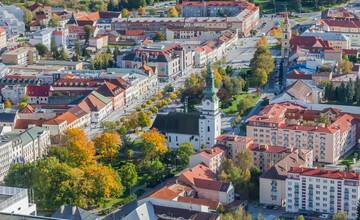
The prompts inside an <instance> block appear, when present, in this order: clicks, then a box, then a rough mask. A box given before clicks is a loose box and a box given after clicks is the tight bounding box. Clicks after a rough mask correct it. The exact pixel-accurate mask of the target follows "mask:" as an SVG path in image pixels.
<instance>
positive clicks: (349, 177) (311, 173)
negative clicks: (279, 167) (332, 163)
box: [288, 167, 360, 181]
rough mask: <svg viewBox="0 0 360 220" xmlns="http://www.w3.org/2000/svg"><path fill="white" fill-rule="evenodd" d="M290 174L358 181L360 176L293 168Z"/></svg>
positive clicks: (341, 172) (340, 172)
mask: <svg viewBox="0 0 360 220" xmlns="http://www.w3.org/2000/svg"><path fill="white" fill-rule="evenodd" d="M288 173H296V174H300V175H302V176H315V177H322V178H329V179H340V180H358V181H360V174H357V173H352V172H344V171H338V170H325V169H320V168H304V167H292V168H291V169H290V171H289V172H288Z"/></svg>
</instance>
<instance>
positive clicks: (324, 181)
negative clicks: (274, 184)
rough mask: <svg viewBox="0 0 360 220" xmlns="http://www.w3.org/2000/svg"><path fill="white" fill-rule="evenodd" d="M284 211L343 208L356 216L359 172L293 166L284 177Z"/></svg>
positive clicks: (318, 210) (331, 212)
mask: <svg viewBox="0 0 360 220" xmlns="http://www.w3.org/2000/svg"><path fill="white" fill-rule="evenodd" d="M285 189H286V211H287V212H299V210H303V211H307V212H318V213H329V214H334V213H337V212H346V213H347V218H348V219H351V220H352V219H356V218H357V206H358V201H359V199H360V196H359V191H360V175H359V174H357V173H352V172H346V171H338V170H326V169H320V168H304V167H293V168H292V169H291V170H290V171H289V172H288V174H287V178H286V186H285Z"/></svg>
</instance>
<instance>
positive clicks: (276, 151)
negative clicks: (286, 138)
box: [249, 144, 293, 173]
mask: <svg viewBox="0 0 360 220" xmlns="http://www.w3.org/2000/svg"><path fill="white" fill-rule="evenodd" d="M249 150H250V152H251V153H252V156H253V160H254V165H255V166H256V167H258V168H259V169H260V171H261V173H265V172H266V171H268V170H269V169H270V168H271V167H272V166H274V165H275V164H277V163H278V162H279V161H280V160H282V159H283V158H285V157H286V156H287V155H289V154H290V153H291V152H292V151H293V149H291V148H287V147H281V146H272V145H258V144H253V145H251V146H250V148H249Z"/></svg>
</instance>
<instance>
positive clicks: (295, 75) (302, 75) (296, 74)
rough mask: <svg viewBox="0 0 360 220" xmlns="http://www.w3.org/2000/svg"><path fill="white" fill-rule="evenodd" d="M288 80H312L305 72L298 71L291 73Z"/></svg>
mask: <svg viewBox="0 0 360 220" xmlns="http://www.w3.org/2000/svg"><path fill="white" fill-rule="evenodd" d="M287 78H288V79H303V80H311V75H310V74H305V73H303V72H300V71H298V70H294V71H292V72H291V73H289V74H288V75H287Z"/></svg>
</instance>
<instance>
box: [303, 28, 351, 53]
mask: <svg viewBox="0 0 360 220" xmlns="http://www.w3.org/2000/svg"><path fill="white" fill-rule="evenodd" d="M301 36H313V37H319V38H320V39H322V40H324V41H327V42H329V46H330V47H332V48H334V49H350V47H351V45H350V40H349V38H348V37H347V36H345V35H344V34H342V33H335V32H320V31H311V30H310V31H305V32H304V33H302V34H301Z"/></svg>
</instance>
